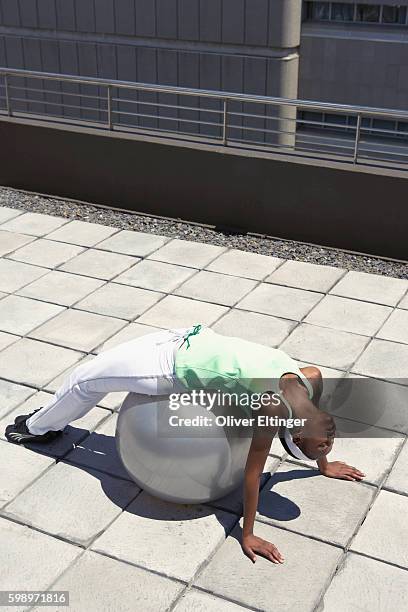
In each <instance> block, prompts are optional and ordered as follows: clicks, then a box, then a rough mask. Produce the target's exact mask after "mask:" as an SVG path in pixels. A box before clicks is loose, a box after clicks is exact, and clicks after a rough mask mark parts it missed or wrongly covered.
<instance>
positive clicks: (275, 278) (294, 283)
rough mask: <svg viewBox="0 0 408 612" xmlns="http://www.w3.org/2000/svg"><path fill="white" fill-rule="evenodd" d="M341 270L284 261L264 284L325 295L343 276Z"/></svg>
mask: <svg viewBox="0 0 408 612" xmlns="http://www.w3.org/2000/svg"><path fill="white" fill-rule="evenodd" d="M345 272H346V271H345V270H343V269H342V268H334V267H333V266H320V265H317V264H311V263H306V262H304V261H286V262H285V263H284V264H283V266H280V267H279V268H278V270H276V272H273V273H272V274H271V275H270V276H268V278H267V279H266V281H265V282H267V283H274V284H277V285H287V286H288V287H297V288H298V289H309V290H310V291H321V292H322V293H326V292H327V291H329V290H330V289H331V288H332V287H333V285H334V284H335V283H336V282H337V281H338V280H339V279H340V278H341V277H342V276H344V274H345Z"/></svg>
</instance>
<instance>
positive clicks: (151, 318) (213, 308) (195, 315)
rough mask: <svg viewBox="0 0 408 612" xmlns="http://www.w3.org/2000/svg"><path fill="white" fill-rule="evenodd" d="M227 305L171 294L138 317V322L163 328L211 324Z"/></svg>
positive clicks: (225, 310)
mask: <svg viewBox="0 0 408 612" xmlns="http://www.w3.org/2000/svg"><path fill="white" fill-rule="evenodd" d="M226 312H227V308H226V307H225V306H218V305H215V304H210V303H208V302H200V301H199V300H190V299H188V298H182V297H176V296H175V295H169V296H167V297H165V298H164V300H161V301H160V302H159V303H158V304H156V305H155V306H153V308H151V309H150V310H148V311H147V312H146V313H145V314H144V315H142V316H141V317H140V319H138V323H142V324H146V325H153V326H157V327H162V328H163V329H170V328H178V327H189V326H190V325H195V324H197V323H201V324H202V325H211V323H214V322H215V321H216V320H217V319H218V318H220V317H221V316H222V315H223V314H224V313H226Z"/></svg>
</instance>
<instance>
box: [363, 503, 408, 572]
mask: <svg viewBox="0 0 408 612" xmlns="http://www.w3.org/2000/svg"><path fill="white" fill-rule="evenodd" d="M407 512H408V497H406V496H404V495H397V494H396V493H391V492H390V491H380V494H379V495H378V497H377V499H376V500H375V502H374V505H373V507H372V508H371V510H370V512H369V513H368V515H367V518H366V519H365V521H364V523H363V525H362V526H361V529H360V530H359V532H358V533H357V535H356V537H355V539H354V540H353V542H352V543H351V550H353V551H356V552H360V553H363V554H364V555H368V556H369V557H374V558H376V559H379V560H381V561H387V562H388V563H393V564H395V565H399V566H400V567H404V568H408V549H407V546H406V542H407V538H408V522H407Z"/></svg>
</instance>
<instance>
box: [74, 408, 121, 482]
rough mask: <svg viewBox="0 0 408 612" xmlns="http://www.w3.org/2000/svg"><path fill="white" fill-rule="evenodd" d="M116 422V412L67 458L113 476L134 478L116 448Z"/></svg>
mask: <svg viewBox="0 0 408 612" xmlns="http://www.w3.org/2000/svg"><path fill="white" fill-rule="evenodd" d="M116 423H117V415H116V414H115V415H113V416H111V417H110V418H109V419H108V420H107V421H104V422H103V423H102V424H101V425H100V426H98V427H97V428H96V429H95V430H94V431H93V432H92V433H91V434H89V436H87V437H86V438H85V439H84V440H83V441H82V442H81V443H80V444H78V445H77V446H76V447H75V448H74V449H73V450H72V451H71V452H70V453H69V454H68V455H67V456H66V460H67V461H69V462H71V463H75V464H77V465H83V466H87V467H90V468H92V469H94V470H98V471H101V472H106V473H107V474H110V475H111V476H117V477H118V478H124V479H125V480H132V479H131V478H130V476H129V474H128V473H127V471H126V470H125V468H124V467H123V463H122V460H121V458H120V457H119V455H118V452H117V450H116V440H115V432H116Z"/></svg>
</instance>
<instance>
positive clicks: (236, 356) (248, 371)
mask: <svg viewBox="0 0 408 612" xmlns="http://www.w3.org/2000/svg"><path fill="white" fill-rule="evenodd" d="M322 387H323V383H322V377H321V373H320V371H319V370H318V369H317V368H316V367H313V366H310V367H306V368H299V367H298V365H297V364H296V362H295V361H294V360H293V359H292V358H291V357H289V356H288V355H287V354H286V353H284V352H283V351H280V350H278V349H274V348H270V347H267V346H263V345H260V344H255V343H253V342H248V341H245V340H241V339H239V338H234V337H228V336H222V335H220V334H217V333H215V332H214V331H212V330H211V329H208V328H205V327H203V326H201V325H196V326H194V327H192V328H187V329H178V330H168V331H159V332H157V333H153V334H148V335H145V336H142V337H141V338H137V339H135V340H131V341H129V342H126V343H123V344H120V345H119V346H116V347H114V348H112V349H110V350H108V351H105V352H102V353H100V354H99V355H98V356H97V357H95V358H94V359H92V360H90V361H88V362H86V363H84V364H82V365H80V366H78V367H77V368H76V369H75V370H74V371H73V372H72V373H71V374H70V375H69V376H67V378H66V380H65V381H64V383H63V385H62V386H61V387H60V389H58V391H57V392H56V393H55V395H54V396H53V397H52V399H51V400H50V402H49V403H48V404H47V405H46V406H44V407H43V408H41V409H38V410H36V411H35V412H33V413H31V414H29V415H20V416H18V417H16V419H15V421H14V423H13V424H11V425H8V427H7V428H6V437H7V439H8V440H9V441H10V442H13V443H15V444H25V443H30V442H36V443H38V442H44V443H46V442H49V441H51V440H53V439H55V438H56V437H57V436H58V435H60V434H61V433H62V430H63V429H64V427H65V426H66V425H68V424H69V423H71V422H72V421H75V420H76V419H79V418H81V417H82V416H84V415H85V414H86V413H87V412H88V411H89V410H90V409H91V408H93V407H94V406H96V405H97V404H98V403H99V402H100V401H101V400H102V398H103V397H104V396H105V395H106V394H107V393H110V392H113V391H127V392H133V393H142V394H147V395H165V394H169V395H170V394H171V393H183V392H184V393H185V392H186V391H191V390H194V389H198V388H201V389H212V390H215V389H218V390H221V391H222V390H227V391H229V392H231V391H232V392H234V391H235V390H239V391H240V392H242V390H243V389H245V390H247V391H248V392H249V393H257V394H259V393H262V394H265V395H266V397H267V398H269V400H267V401H266V402H264V405H263V406H262V407H261V408H260V410H259V415H262V416H265V417H279V418H283V419H285V418H288V417H289V418H292V417H294V418H297V419H304V425H303V426H302V427H301V428H297V429H295V430H293V433H291V432H290V431H289V429H287V428H279V430H278V428H277V427H274V426H266V427H264V426H263V427H257V426H255V427H254V430H253V437H252V441H251V446H250V450H249V453H248V458H247V463H246V468H245V478H244V524H243V538H242V548H243V551H244V553H245V554H246V555H247V556H248V557H249V558H250V559H251V560H252V561H253V562H255V560H256V555H257V554H259V555H261V556H263V557H266V558H267V559H270V560H271V561H272V562H273V563H282V562H283V557H282V555H281V554H280V553H279V551H278V549H277V548H276V547H275V546H274V545H273V544H271V543H269V542H267V541H265V540H262V539H261V538H258V537H257V536H255V535H254V533H253V527H254V521H255V514H256V509H257V505H258V496H259V484H260V476H261V474H262V472H263V468H264V465H265V461H266V458H267V456H268V453H269V450H270V447H271V443H272V440H273V438H274V436H275V435H276V433H278V434H279V436H280V438H281V441H282V444H283V445H284V447H285V449H286V451H287V452H288V453H289V454H290V455H291V456H293V457H296V458H297V459H301V460H310V459H313V460H316V461H317V464H318V467H319V469H320V471H321V472H322V474H324V475H325V476H328V477H331V478H343V479H346V480H361V479H362V478H363V476H364V474H362V473H361V472H360V471H359V470H357V469H356V468H354V467H351V466H348V465H346V464H345V463H342V462H332V463H329V462H328V461H327V459H326V455H327V454H328V453H329V452H330V450H331V448H332V445H333V440H334V434H335V428H334V423H333V419H332V418H331V417H330V416H329V415H328V414H326V413H324V412H322V411H321V410H319V408H318V406H319V400H320V397H321V393H322ZM276 398H277V399H278V401H276ZM237 410H239V408H238V407H237Z"/></svg>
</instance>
